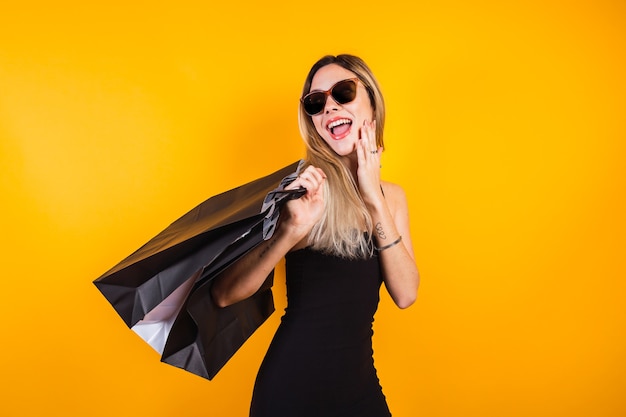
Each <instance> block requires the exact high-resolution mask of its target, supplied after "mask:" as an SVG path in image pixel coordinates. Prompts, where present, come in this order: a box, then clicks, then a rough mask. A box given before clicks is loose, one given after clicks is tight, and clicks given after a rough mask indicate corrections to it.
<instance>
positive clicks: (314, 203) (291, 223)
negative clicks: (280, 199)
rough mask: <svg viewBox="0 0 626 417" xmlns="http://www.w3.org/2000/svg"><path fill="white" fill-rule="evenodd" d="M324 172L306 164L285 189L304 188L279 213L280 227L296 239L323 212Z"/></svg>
mask: <svg viewBox="0 0 626 417" xmlns="http://www.w3.org/2000/svg"><path fill="white" fill-rule="evenodd" d="M325 181H326V174H324V171H322V170H321V169H320V168H316V167H314V166H308V167H307V168H306V169H305V170H304V171H302V173H301V174H300V175H298V177H297V178H296V179H295V180H294V181H293V182H292V183H291V184H289V186H287V187H285V188H286V189H296V188H299V187H304V188H306V190H307V192H306V194H304V195H303V196H302V197H300V198H298V199H295V200H290V201H288V202H287V204H286V209H287V210H286V212H285V213H283V214H282V215H281V223H280V225H279V227H280V228H282V229H283V231H284V232H287V233H289V234H291V235H292V236H294V238H296V239H297V241H300V240H301V239H303V238H305V237H306V236H307V235H308V234H309V232H310V231H311V229H312V228H313V226H314V225H315V224H316V223H317V222H318V221H319V220H320V218H321V217H322V213H323V212H324V182H325Z"/></svg>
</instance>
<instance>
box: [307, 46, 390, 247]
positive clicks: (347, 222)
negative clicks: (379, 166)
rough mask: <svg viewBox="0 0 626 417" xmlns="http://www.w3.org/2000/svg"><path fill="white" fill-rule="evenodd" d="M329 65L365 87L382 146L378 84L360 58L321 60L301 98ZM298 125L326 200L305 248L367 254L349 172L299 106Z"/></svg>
mask: <svg viewBox="0 0 626 417" xmlns="http://www.w3.org/2000/svg"><path fill="white" fill-rule="evenodd" d="M330 64H336V65H339V66H341V67H343V68H345V69H347V70H349V71H351V72H353V73H354V74H355V75H356V76H357V77H358V78H359V80H360V81H361V83H362V84H363V85H364V86H365V89H366V90H367V94H368V97H369V100H370V103H371V105H372V109H373V113H374V120H376V144H377V146H378V147H384V143H383V128H384V124H385V103H384V100H383V96H382V94H381V92H380V87H379V85H378V82H377V81H376V79H375V78H374V75H373V74H372V71H371V70H370V69H369V67H368V66H367V65H366V64H365V62H363V60H362V59H361V58H358V57H356V56H354V55H347V54H343V55H337V56H333V55H327V56H324V57H322V58H321V59H320V60H318V61H317V62H316V63H315V64H314V65H313V67H312V68H311V70H310V71H309V74H308V76H307V78H306V80H305V82H304V87H303V89H302V96H304V95H306V94H308V93H309V91H310V89H311V82H312V80H313V77H314V76H315V73H316V72H317V71H318V70H319V69H320V68H322V67H325V66H326V65H330ZM298 124H299V127H300V134H301V135H302V138H303V139H304V142H305V144H306V149H307V151H306V161H307V163H308V164H310V165H314V166H316V167H319V168H321V169H322V170H323V171H324V173H325V174H326V176H327V180H326V182H325V185H324V193H325V201H326V204H325V209H324V214H323V216H322V219H321V220H320V221H319V222H318V223H317V224H316V225H315V226H314V227H313V229H312V230H311V233H310V234H309V245H310V246H311V247H312V248H314V249H317V250H321V251H324V252H327V253H331V254H334V255H338V256H342V257H345V258H359V257H366V256H369V255H371V248H372V245H371V235H372V229H373V224H372V218H371V216H370V214H369V212H368V210H367V208H366V207H365V203H364V202H363V199H362V197H361V194H360V193H359V190H358V187H357V184H356V181H355V179H354V178H353V176H352V173H351V172H350V171H349V170H348V168H347V167H346V166H345V165H344V164H343V163H342V162H341V160H340V158H339V156H338V155H337V154H336V153H335V152H334V151H333V150H332V149H331V148H330V146H328V144H327V143H326V142H325V141H324V139H322V137H321V136H320V135H319V134H318V133H317V130H316V129H315V126H314V125H313V121H312V119H311V116H309V115H308V114H307V113H306V112H305V111H304V108H303V106H302V103H300V109H299V113H298ZM363 228H365V230H363ZM363 232H367V233H363Z"/></svg>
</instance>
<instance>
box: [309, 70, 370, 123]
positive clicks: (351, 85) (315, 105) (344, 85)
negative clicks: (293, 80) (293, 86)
mask: <svg viewBox="0 0 626 417" xmlns="http://www.w3.org/2000/svg"><path fill="white" fill-rule="evenodd" d="M358 81H359V79H358V78H348V79H347V80H341V81H339V82H338V83H336V84H335V85H333V86H332V87H330V89H329V90H326V91H312V92H310V93H309V94H307V95H306V96H304V97H302V98H301V99H300V101H301V102H302V105H303V106H304V111H305V112H306V113H307V114H308V115H309V116H315V115H316V114H319V113H321V112H322V111H324V106H326V99H327V98H328V96H329V95H330V96H332V97H333V100H335V101H336V102H337V104H346V103H350V102H351V101H352V100H354V99H355V98H356V86H357V82H358Z"/></svg>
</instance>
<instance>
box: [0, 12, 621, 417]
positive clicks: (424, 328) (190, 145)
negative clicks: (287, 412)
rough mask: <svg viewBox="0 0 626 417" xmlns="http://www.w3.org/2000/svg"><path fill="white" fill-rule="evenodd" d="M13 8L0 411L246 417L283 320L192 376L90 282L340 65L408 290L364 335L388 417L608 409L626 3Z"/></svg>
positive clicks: (274, 134) (273, 133) (5, 99)
mask: <svg viewBox="0 0 626 417" xmlns="http://www.w3.org/2000/svg"><path fill="white" fill-rule="evenodd" d="M9 3H10V4H8V5H7V4H3V5H2V10H1V12H0V140H1V142H0V144H1V148H0V167H1V168H0V169H1V173H0V174H1V175H0V195H1V196H2V197H1V198H2V218H1V220H0V228H1V230H2V248H3V249H2V269H1V271H2V274H1V275H2V283H3V285H2V289H1V290H0V313H1V314H2V328H1V334H2V336H1V337H2V344H1V347H0V353H1V354H0V361H2V372H1V374H2V380H3V387H2V388H0V395H1V397H2V398H1V401H0V415H3V416H39V415H58V416H111V415H115V416H118V417H123V416H209V415H210V416H227V417H230V416H233V417H237V416H245V415H246V411H247V407H248V402H249V398H250V393H251V389H252V384H253V379H254V376H255V373H256V369H257V367H258V364H259V362H260V360H261V358H262V356H263V353H264V350H265V348H266V346H267V344H268V342H269V339H270V337H271V335H272V333H273V330H274V329H275V327H276V326H277V323H278V319H279V316H280V314H274V316H273V317H272V319H271V320H270V322H269V323H268V324H267V325H266V326H264V327H263V328H262V329H261V330H260V331H259V332H258V333H257V334H255V335H254V336H253V338H252V340H251V341H250V343H248V344H247V345H246V346H244V348H243V349H242V350H241V351H240V352H239V353H238V354H237V356H236V357H235V358H234V359H233V360H232V361H231V362H230V363H229V364H228V365H227V366H226V368H224V370H223V371H222V373H220V374H219V375H218V376H217V378H215V380H213V381H211V382H207V381H205V380H203V379H201V378H199V377H196V376H194V375H191V374H188V373H186V372H183V371H180V370H178V369H176V368H173V367H170V366H169V365H165V364H161V363H159V361H158V355H157V354H156V353H154V352H153V351H152V350H151V348H149V347H148V346H147V345H145V344H144V343H143V342H142V341H141V340H140V339H139V338H138V337H137V336H136V335H135V334H134V333H132V332H131V331H130V330H128V329H126V328H125V327H124V324H123V323H122V321H121V320H120V319H119V317H118V316H117V315H116V314H115V312H114V311H113V309H112V308H111V307H110V306H109V305H108V304H107V302H106V301H105V299H104V298H103V297H102V296H101V295H100V293H99V292H97V290H96V288H95V287H94V286H93V284H92V280H93V279H95V278H97V277H98V276H99V275H100V274H102V273H103V272H104V271H106V270H107V269H108V268H109V267H111V266H112V265H114V264H115V263H117V262H118V261H119V260H121V259H122V258H123V257H125V256H126V255H128V254H129V253H130V252H132V251H133V250H135V249H136V248H138V247H139V246H140V245H141V244H142V243H144V242H145V241H147V240H148V239H149V238H150V237H152V236H153V235H155V234H156V233H158V232H159V231H160V230H161V229H163V228H164V227H165V226H167V225H168V224H169V223H170V222H171V221H173V220H174V219H176V218H177V217H179V216H180V215H182V214H183V213H185V212H186V211H187V210H189V209H190V208H192V207H193V206H195V205H196V204H198V203H199V202H201V201H203V200H204V199H206V198H207V197H209V196H211V195H213V194H216V193H218V192H221V191H224V190H227V189H229V188H232V187H233V186H236V185H238V184H241V183H243V182H246V181H248V180H251V179H253V178H255V177H257V176H260V175H263V174H267V173H269V172H272V171H273V170H274V169H276V168H279V167H282V166H283V165H286V164H287V163H289V162H292V161H294V160H296V159H298V158H299V157H300V156H301V155H302V152H303V147H302V145H301V142H300V139H299V136H298V130H297V123H296V107H297V100H298V97H299V93H300V87H301V83H302V81H303V79H304V76H305V75H306V71H307V70H308V68H309V66H310V65H311V64H312V63H313V62H314V60H316V59H317V58H318V57H319V56H321V55H322V54H325V53H340V52H344V51H347V52H351V53H354V54H357V55H361V56H362V57H363V58H365V60H366V61H367V62H368V63H369V64H370V65H371V67H372V68H373V69H374V71H375V72H376V73H377V75H378V78H379V80H380V82H381V84H382V86H383V89H384V93H385V95H386V99H387V102H388V111H389V113H388V115H389V118H388V129H387V135H386V138H387V145H388V150H387V152H386V153H385V155H384V160H383V173H384V176H385V177H386V178H387V179H388V180H391V181H396V182H400V183H403V184H404V186H405V188H406V191H407V193H408V195H409V199H410V205H411V215H412V237H413V240H414V242H415V252H416V255H417V258H418V260H419V266H420V269H421V273H422V279H423V282H422V287H421V289H420V297H419V301H418V303H417V304H416V305H415V306H414V307H412V308H411V309H409V310H407V311H400V310H397V309H396V308H395V307H393V306H392V304H391V302H390V299H389V297H388V296H386V295H385V296H383V299H382V304H381V307H380V310H379V314H378V316H377V319H376V323H375V332H376V333H375V342H374V343H375V358H376V364H377V367H378V369H379V376H380V378H381V380H382V383H383V386H384V388H385V392H386V394H387V397H388V400H389V403H390V405H391V408H392V411H393V412H394V416H395V417H412V416H422V417H436V416H464V417H470V416H480V417H487V416H493V417H496V416H497V417H501V416H524V417H526V416H535V417H553V416H567V417H577V416H593V417H597V416H601V417H609V416H611V417H613V416H615V417H617V416H624V415H626V400H625V399H624V398H625V397H624V395H623V394H624V389H625V388H626V340H625V339H626V335H625V330H626V309H625V308H624V298H625V295H626V261H625V252H626V243H625V235H626V220H625V216H624V213H625V209H626V201H625V191H626V187H625V185H626V168H625V166H626V164H625V163H624V157H625V156H626V152H625V151H626V145H625V142H626V122H625V120H626V119H625V114H626V98H625V97H626V76H625V74H626V58H625V57H626V54H625V51H626V4H625V3H624V2H623V1H618V0H613V1H610V0H598V1H586V2H582V1H573V2H572V1H557V0H530V1H521V0H520V1H514V2H506V1H487V0H485V1H478V2H469V1H464V0H450V1H445V2H436V1H421V0H417V1H414V2H407V1H404V0H402V1H400V0H390V1H383V2H380V1H373V0H364V1H347V2H334V3H333V2H330V3H320V2H313V3H311V2H294V1H290V0H284V1H282V2H278V1H269V2H257V1H246V2H244V3H241V2H221V4H220V5H217V6H214V5H211V3H212V2H208V1H206V2H205V1H195V2H194V1H186V0H181V1H176V2H148V1H128V0H127V1H119V0H111V1H107V2H99V3H101V4H102V5H93V4H92V3H93V2H84V1H80V2H79V1H67V0H65V1H64V0H60V1H55V2H52V1H50V2H46V1H29V0H24V1H19V2H18V1H13V2H9ZM283 286H284V282H283V279H281V278H279V279H278V283H277V286H276V299H277V304H278V309H279V311H280V309H282V308H283V306H284V288H283Z"/></svg>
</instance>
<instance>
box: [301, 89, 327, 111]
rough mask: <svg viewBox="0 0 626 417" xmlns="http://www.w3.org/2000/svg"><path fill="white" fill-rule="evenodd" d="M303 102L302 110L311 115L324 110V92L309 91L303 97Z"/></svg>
mask: <svg viewBox="0 0 626 417" xmlns="http://www.w3.org/2000/svg"><path fill="white" fill-rule="evenodd" d="M303 104H304V111H306V112H307V113H308V114H309V115H311V116H313V115H315V114H317V113H319V112H321V111H322V110H324V105H325V104H326V94H324V93H321V92H320V93H311V94H309V95H307V96H306V97H305V98H304V100H303Z"/></svg>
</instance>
